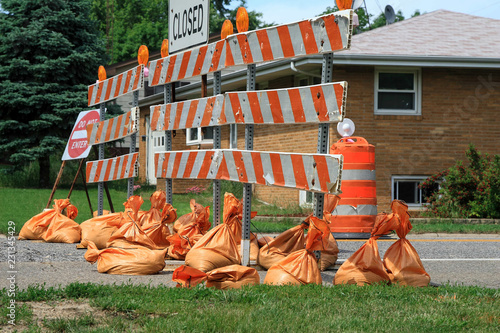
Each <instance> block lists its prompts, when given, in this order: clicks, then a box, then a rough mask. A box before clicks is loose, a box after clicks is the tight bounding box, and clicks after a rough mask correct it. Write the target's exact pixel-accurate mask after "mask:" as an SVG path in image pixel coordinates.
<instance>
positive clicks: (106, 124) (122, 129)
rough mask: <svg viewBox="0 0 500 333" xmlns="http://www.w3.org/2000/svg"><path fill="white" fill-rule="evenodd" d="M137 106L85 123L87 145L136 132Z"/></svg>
mask: <svg viewBox="0 0 500 333" xmlns="http://www.w3.org/2000/svg"><path fill="white" fill-rule="evenodd" d="M138 121H139V108H138V107H135V108H132V110H130V111H129V112H127V113H124V114H122V115H119V116H117V117H114V118H111V119H108V120H104V121H101V122H98V123H93V124H89V125H87V139H88V142H89V145H95V144H101V143H105V142H110V141H115V140H118V139H122V138H125V137H127V136H129V135H132V134H134V133H137V131H138V126H137V124H138Z"/></svg>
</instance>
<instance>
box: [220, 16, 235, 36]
mask: <svg viewBox="0 0 500 333" xmlns="http://www.w3.org/2000/svg"><path fill="white" fill-rule="evenodd" d="M233 31H234V28H233V24H232V23H231V21H229V20H225V21H224V23H222V29H221V30H220V39H225V38H226V37H227V36H229V35H232V34H233Z"/></svg>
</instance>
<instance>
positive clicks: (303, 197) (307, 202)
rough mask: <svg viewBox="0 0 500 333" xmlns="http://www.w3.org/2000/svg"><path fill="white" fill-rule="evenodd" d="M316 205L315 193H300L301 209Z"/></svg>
mask: <svg viewBox="0 0 500 333" xmlns="http://www.w3.org/2000/svg"><path fill="white" fill-rule="evenodd" d="M313 204H314V195H313V192H309V191H300V194H299V205H300V206H301V207H308V208H310V207H313Z"/></svg>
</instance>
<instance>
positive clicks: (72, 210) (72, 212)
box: [66, 204, 78, 220]
mask: <svg viewBox="0 0 500 333" xmlns="http://www.w3.org/2000/svg"><path fill="white" fill-rule="evenodd" d="M66 216H67V217H69V218H70V219H72V220H74V219H75V218H76V217H77V216H78V208H76V207H75V206H73V205H72V204H69V205H68V207H66Z"/></svg>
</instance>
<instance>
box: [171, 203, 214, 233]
mask: <svg viewBox="0 0 500 333" xmlns="http://www.w3.org/2000/svg"><path fill="white" fill-rule="evenodd" d="M189 205H190V207H191V213H188V214H185V215H182V216H181V217H179V219H178V220H177V221H175V223H174V233H176V232H178V231H179V230H180V228H181V227H182V226H185V225H188V224H190V223H193V222H195V221H196V223H197V224H198V226H199V228H200V231H201V233H202V234H205V233H206V232H207V231H208V229H210V226H211V225H212V224H211V223H210V207H208V206H207V207H203V206H202V205H200V204H197V203H196V201H194V199H191V201H190V202H189Z"/></svg>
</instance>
